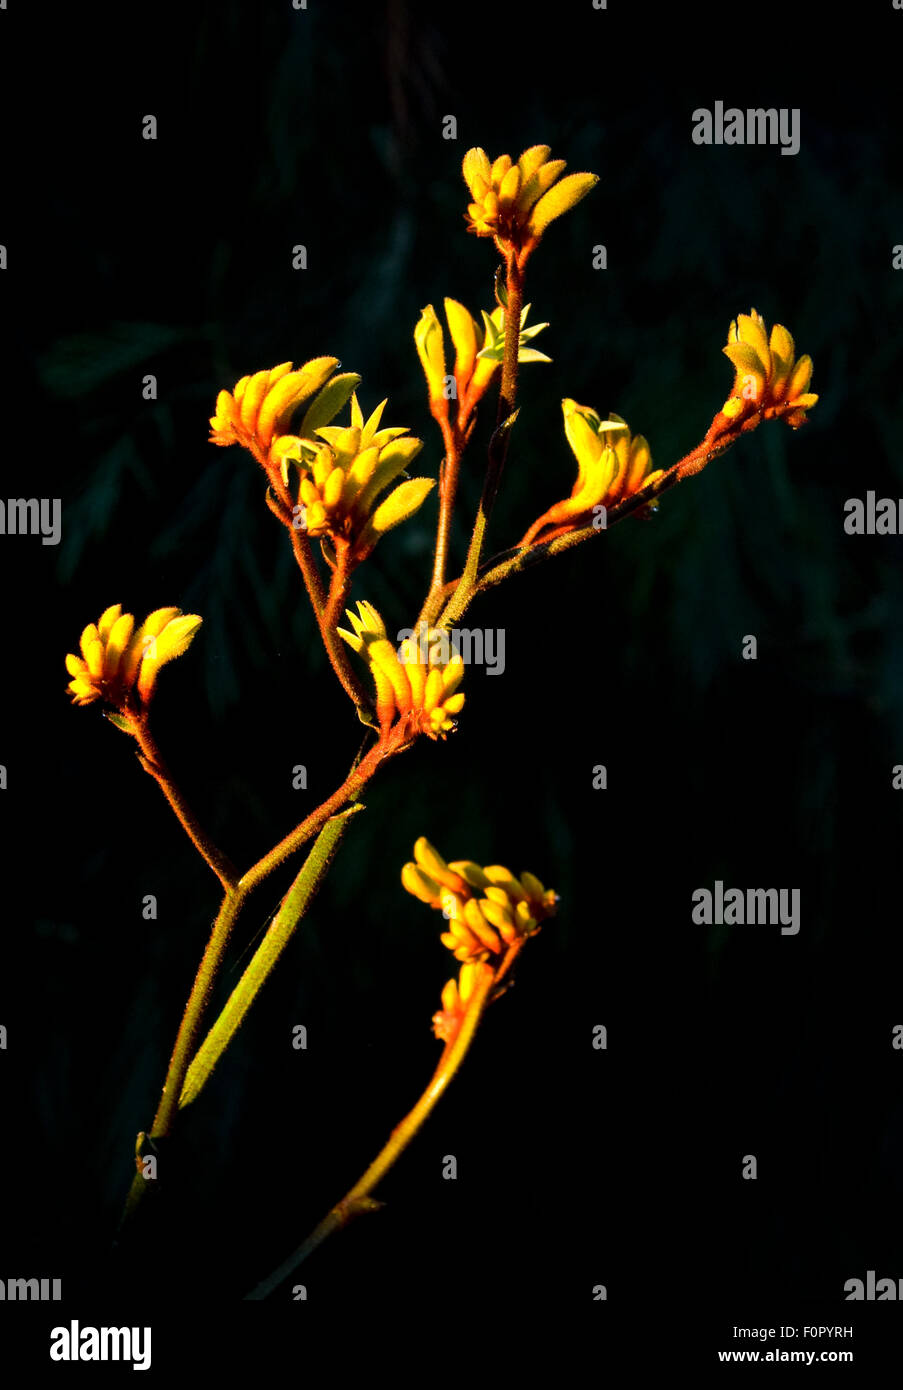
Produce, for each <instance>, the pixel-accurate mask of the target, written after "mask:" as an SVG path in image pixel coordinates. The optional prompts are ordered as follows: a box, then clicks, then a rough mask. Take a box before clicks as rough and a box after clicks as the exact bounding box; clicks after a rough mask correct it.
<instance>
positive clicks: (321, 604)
mask: <svg viewBox="0 0 903 1390" xmlns="http://www.w3.org/2000/svg"><path fill="white" fill-rule="evenodd" d="M291 532H292V548H293V550H294V552H295V557H296V559H297V561H298V564H299V565H300V566H301V572H302V574H303V575H304V582H305V584H306V586H307V592H308V594H309V595H310V596H311V606H312V608H313V610H314V617H315V618H316V620H317V627H318V628H319V629H320V637H321V638H322V641H323V646H324V647H325V648H326V655H327V656H328V657H329V664H330V665H331V667H332V669H333V671H335V673H336V675H337V676H338V678H339V680H340V681H341V684H342V689H343V690H344V691H345V694H346V695H347V696H348V698H349V699H350V700H351V701H352V702H353V704H354V707H355V709H356V710H357V711H358V713H359V714H360V715H361V716H362V717H363V716H364V715H367V716H368V717H367V718H365V719H363V722H364V723H365V724H369V723H372V720H373V715H372V709H371V705H370V701H369V699H368V698H367V695H366V693H365V691H364V687H363V686H362V685H361V683H360V681H359V680H358V678H357V675H356V674H355V671H354V667H353V666H352V664H351V657H350V654H349V652H348V648H347V647H346V646H345V643H344V642H343V641H342V639H341V637H339V636H338V634H337V633H336V625H337V623H338V620H339V618H340V617H341V613H342V609H343V608H344V606H345V603H346V602H347V600H348V591H349V589H350V588H351V569H350V566H349V563H348V557H349V552H348V549H347V547H345V548H343V549H342V550H341V551H340V553H339V556H338V563H337V565H336V568H335V569H334V570H333V572H332V575H331V577H330V581H329V593H328V595H324V593H323V584H322V581H321V579H320V575H319V573H318V571H317V568H316V565H315V564H314V561H313V556H312V555H311V552H310V540H309V539H308V537H307V536H304V535H302V534H301V533H300V532H299V531H296V530H295V528H294V526H292V527H291ZM308 571H310V573H311V574H312V575H313V577H314V578H313V579H311V578H310V577H309V573H308ZM314 581H315V588H313V586H314ZM314 594H316V601H315V598H314Z"/></svg>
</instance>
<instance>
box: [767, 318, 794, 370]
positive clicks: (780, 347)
mask: <svg viewBox="0 0 903 1390" xmlns="http://www.w3.org/2000/svg"><path fill="white" fill-rule="evenodd" d="M768 346H769V347H770V348H771V351H772V352H775V353H777V355H778V357H781V358H783V360H784V361H785V362H792V361H793V358H794V354H795V352H796V348H795V346H794V343H793V339H792V338H791V336H790V334H789V333H788V332H787V329H786V328H785V327H784V325H783V324H782V323H776V324H774V326H773V327H772V330H771V338H770V340H769V344H768Z"/></svg>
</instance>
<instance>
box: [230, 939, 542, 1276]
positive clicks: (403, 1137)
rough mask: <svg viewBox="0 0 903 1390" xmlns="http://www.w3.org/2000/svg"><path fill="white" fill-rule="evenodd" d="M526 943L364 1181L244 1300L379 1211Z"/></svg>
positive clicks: (483, 993) (493, 978)
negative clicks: (384, 1188) (376, 1195)
mask: <svg viewBox="0 0 903 1390" xmlns="http://www.w3.org/2000/svg"><path fill="white" fill-rule="evenodd" d="M525 939H526V938H521V939H519V940H518V941H515V942H514V943H513V944H512V945H511V946H509V947H508V950H507V952H506V954H505V957H504V959H503V961H502V964H501V965H500V967H499V969H498V970H497V971H496V972H495V973H493V972H492V971H486V972H485V973H484V974H483V976H482V978H481V979H480V980H478V982H477V984H476V985H475V987H474V992H473V994H472V995H471V997H470V999H469V1000H468V1003H467V1007H466V1009H465V1011H464V1015H463V1017H462V1019H461V1024H460V1027H459V1029H458V1031H457V1033H456V1034H455V1036H454V1037H453V1038H451V1039H450V1040H449V1041H448V1042H447V1043H446V1045H445V1048H444V1049H443V1052H442V1056H441V1057H440V1059H439V1065H438V1066H437V1067H436V1070H435V1072H434V1073H433V1077H432V1080H431V1081H430V1083H429V1085H428V1086H427V1088H426V1090H425V1091H424V1093H423V1095H422V1096H421V1097H420V1099H419V1100H418V1102H417V1104H416V1105H415V1106H414V1108H413V1110H410V1111H409V1112H408V1114H407V1115H406V1116H405V1117H404V1119H403V1120H402V1121H401V1124H399V1125H397V1126H396V1128H395V1129H394V1130H393V1131H392V1134H391V1136H390V1138H389V1141H388V1143H387V1144H385V1146H384V1147H383V1148H382V1149H381V1150H380V1152H379V1153H378V1154H377V1156H376V1158H375V1159H374V1160H373V1162H372V1163H371V1164H370V1167H369V1168H368V1169H367V1171H366V1172H365V1173H364V1175H363V1177H362V1178H360V1180H359V1181H358V1182H356V1183H355V1185H354V1187H352V1188H351V1190H350V1191H349V1192H348V1193H347V1194H346V1195H345V1196H344V1197H343V1198H342V1200H341V1201H340V1202H338V1203H337V1204H336V1205H335V1206H334V1207H333V1208H332V1210H331V1211H330V1212H329V1214H328V1215H327V1216H325V1217H324V1218H323V1220H322V1221H321V1222H320V1223H319V1225H318V1226H316V1227H315V1229H314V1230H313V1231H312V1232H311V1234H310V1235H309V1236H308V1237H307V1240H305V1241H304V1243H303V1244H302V1245H299V1246H298V1248H297V1250H295V1251H294V1252H293V1253H292V1254H291V1255H289V1257H288V1259H287V1260H285V1261H284V1262H283V1263H282V1264H281V1265H280V1266H279V1268H278V1269H277V1270H275V1271H274V1272H273V1273H272V1274H271V1275H270V1276H269V1277H268V1278H267V1279H264V1280H263V1281H262V1283H260V1284H258V1285H257V1287H256V1288H255V1289H253V1290H252V1291H251V1293H249V1294H248V1295H247V1296H246V1297H247V1300H248V1301H254V1300H260V1299H263V1298H266V1297H267V1296H268V1295H269V1294H271V1293H272V1292H273V1290H274V1289H276V1288H278V1286H279V1285H280V1284H281V1283H282V1281H283V1280H284V1279H287V1278H288V1276H289V1275H290V1274H291V1273H292V1272H293V1271H294V1270H295V1269H297V1268H298V1266H299V1265H300V1264H301V1263H302V1262H303V1261H304V1260H306V1259H307V1257H308V1255H310V1254H312V1253H313V1251H314V1250H316V1248H317V1247H318V1246H319V1245H322V1243H323V1241H324V1240H326V1239H327V1237H328V1236H331V1235H332V1233H333V1232H334V1231H339V1230H341V1229H342V1227H343V1226H347V1225H348V1222H349V1221H351V1220H352V1219H353V1218H354V1217H355V1216H359V1215H361V1214H362V1213H364V1212H368V1211H377V1210H378V1209H379V1208H380V1207H381V1206H382V1203H381V1202H377V1201H375V1200H374V1199H373V1197H372V1195H371V1194H372V1192H373V1189H374V1188H375V1187H376V1185H377V1183H379V1182H380V1181H381V1180H382V1179H383V1178H384V1177H385V1175H386V1173H387V1172H388V1171H389V1169H390V1168H391V1167H392V1165H393V1164H394V1163H395V1162H396V1160H397V1159H398V1158H400V1157H401V1155H402V1154H403V1153H404V1151H405V1149H406V1148H407V1147H408V1145H409V1144H410V1142H411V1140H412V1139H413V1138H414V1136H415V1135H416V1134H417V1132H418V1131H419V1130H420V1129H421V1127H422V1126H423V1124H424V1122H425V1121H426V1120H427V1118H428V1117H429V1116H430V1114H431V1113H432V1111H433V1109H434V1108H435V1106H436V1104H437V1102H438V1101H439V1098H440V1096H442V1094H443V1093H444V1091H445V1089H446V1087H447V1086H448V1084H449V1082H450V1081H451V1080H452V1078H453V1077H454V1076H455V1074H456V1073H457V1071H458V1068H459V1067H460V1065H461V1063H462V1062H463V1061H464V1058H465V1057H466V1056H467V1053H468V1051H469V1049H470V1045H471V1043H472V1042H473V1039H474V1034H475V1033H476V1030H477V1027H478V1025H479V1023H480V1020H481V1019H482V1017H483V1014H484V1012H485V1010H486V1006H487V1004H488V1003H489V1002H490V996H491V995H492V992H493V990H495V988H496V987H497V985H498V984H499V983H500V981H501V980H502V979H503V978H504V976H505V975H506V974H507V973H508V971H509V970H510V968H511V965H512V964H513V962H514V959H515V957H516V956H517V955H518V953H519V952H520V950H521V948H522V947H523V945H524V941H525Z"/></svg>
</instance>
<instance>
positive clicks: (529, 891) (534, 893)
mask: <svg viewBox="0 0 903 1390" xmlns="http://www.w3.org/2000/svg"><path fill="white" fill-rule="evenodd" d="M520 881H521V887H522V888H523V890H524V892H525V893H526V895H527V897H528V898H532V899H533V900H534V901H535V902H537V903H541V902H542V900H543V898H544V897H545V895H546V890H545V888H543V886H542V884H541V883H540V881H539V879H538V878H537V877H536V875H535V874H528V873H522V874H521V876H520Z"/></svg>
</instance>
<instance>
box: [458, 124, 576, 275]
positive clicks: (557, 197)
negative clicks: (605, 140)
mask: <svg viewBox="0 0 903 1390" xmlns="http://www.w3.org/2000/svg"><path fill="white" fill-rule="evenodd" d="M550 154H551V149H550V147H549V146H548V145H533V146H531V148H530V149H528V150H524V152H523V154H522V155H521V156H520V158H519V159H518V161H517V163H516V164H515V163H513V162H512V160H511V156H510V155H507V154H501V155H499V157H498V159H496V160H494V161H492V162H490V159H489V156H488V155H487V154H486V152H485V150H481V149H479V148H475V149H472V150H468V151H467V154H466V155H465V156H464V164H463V173H464V182H465V183H466V184H467V187H468V188H469V189H470V196H471V198H472V199H473V201H472V202H471V204H470V205H469V207H468V209H467V229H468V231H470V232H473V233H474V234H475V235H476V236H481V237H489V236H491V237H494V238H495V242H496V245H497V246H498V248H499V250H500V251H501V252H502V253H503V254H505V253H506V252H513V253H514V254H516V255H517V258H518V261H519V263H520V264H521V265H523V263H524V262H525V261H526V259H527V257H528V256H529V255H530V253H531V252H532V251H533V249H534V248H535V246H536V245H537V243H538V242H539V240H540V238H541V237H542V235H543V233H544V232H545V230H546V228H547V227H548V225H549V223H550V222H553V221H554V220H555V218H556V217H561V216H562V214H563V213H565V212H568V211H569V210H570V209H571V208H572V207H575V206H576V204H577V203H579V202H580V199H581V198H583V197H585V196H586V194H587V193H588V192H589V191H590V189H591V188H593V187H595V185H596V184H597V183H598V182H599V178H598V175H596V174H568V175H567V177H566V178H562V177H561V175H562V174H563V173H564V170H565V168H566V164H565V161H564V160H563V159H549V155H550Z"/></svg>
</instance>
